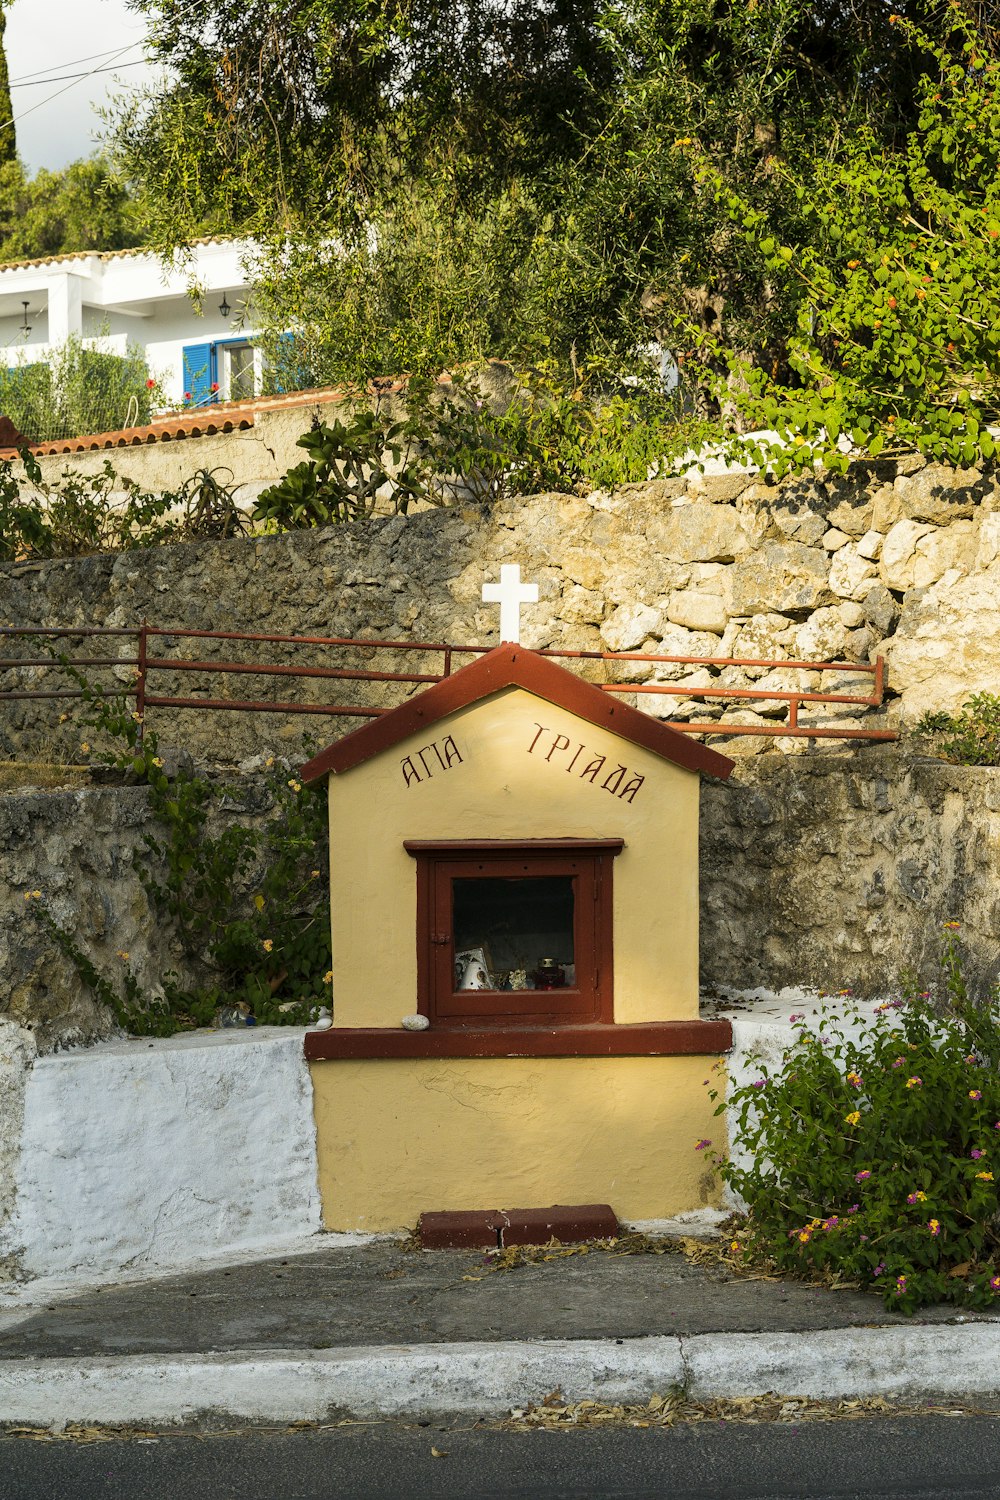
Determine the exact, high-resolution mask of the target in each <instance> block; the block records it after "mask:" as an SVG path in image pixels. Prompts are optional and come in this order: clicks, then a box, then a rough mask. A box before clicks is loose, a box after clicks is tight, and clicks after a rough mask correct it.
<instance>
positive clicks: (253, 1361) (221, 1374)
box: [0, 1323, 1000, 1426]
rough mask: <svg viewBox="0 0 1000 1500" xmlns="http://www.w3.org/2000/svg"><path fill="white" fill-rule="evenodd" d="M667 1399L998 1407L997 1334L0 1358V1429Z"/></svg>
mask: <svg viewBox="0 0 1000 1500" xmlns="http://www.w3.org/2000/svg"><path fill="white" fill-rule="evenodd" d="M677 1387H683V1388H684V1389H685V1390H686V1392H687V1394H688V1395H689V1397H691V1398H692V1399H693V1400H700V1401H709V1400H713V1399H716V1398H719V1397H734V1396H756V1395H764V1394H766V1393H768V1392H775V1393H777V1394H779V1395H787V1396H813V1397H817V1398H828V1399H835V1398H838V1397H844V1396H846V1397H850V1396H859V1397H865V1396H879V1395H880V1396H886V1397H889V1398H919V1397H924V1396H938V1395H942V1394H950V1395H963V1396H973V1395H983V1396H985V1395H995V1394H998V1393H1000V1325H998V1324H993V1323H973V1324H965V1325H962V1326H955V1325H947V1326H940V1327H928V1326H926V1325H918V1326H916V1327H912V1328H899V1327H892V1328H883V1327H874V1328H850V1329H829V1330H820V1331H818V1332H810V1333H711V1334H697V1335H693V1336H691V1337H651V1338H642V1339H625V1340H621V1341H618V1340H613V1339H579V1340H552V1341H539V1342H537V1343H535V1342H532V1343H513V1342H511V1343H461V1344H423V1345H408V1346H397V1345H379V1346H364V1347H360V1348H354V1349H345V1348H335V1349H319V1350H308V1351H298V1350H284V1351H269V1352H257V1351H249V1352H240V1353H231V1354H219V1353H215V1354H178V1355H125V1356H122V1357H120V1358H102V1359H93V1360H84V1361H80V1360H75V1359H73V1360H71V1359H41V1360H31V1359H21V1360H2V1361H0V1422H5V1423H18V1424H38V1425H43V1426H62V1425H65V1424H66V1423H69V1422H84V1423H94V1424H118V1423H145V1424H159V1425H163V1426H180V1425H184V1424H186V1423H190V1422H192V1421H194V1420H196V1419H198V1418H204V1417H209V1416H210V1417H222V1416H225V1417H229V1418H236V1419H240V1420H244V1421H271V1422H285V1421H295V1420H308V1421H323V1420H326V1419H328V1418H329V1417H331V1416H355V1417H403V1418H418V1417H421V1416H431V1415H436V1414H440V1413H455V1414H463V1415H477V1416H499V1415H502V1414H504V1413H505V1412H508V1411H510V1409H511V1408H512V1407H518V1406H525V1405H527V1404H529V1403H531V1402H539V1401H541V1400H543V1399H544V1397H545V1396H547V1395H548V1394H549V1393H550V1392H552V1391H553V1390H556V1389H558V1390H559V1391H561V1393H562V1396H563V1398H564V1399H565V1400H567V1401H580V1400H588V1399H589V1400H595V1401H601V1402H607V1403H609V1404H612V1405H619V1404H631V1403H639V1402H645V1401H647V1400H648V1399H649V1397H650V1396H651V1395H652V1394H653V1393H654V1392H658V1393H664V1392H666V1391H668V1390H670V1389H672V1388H677Z"/></svg>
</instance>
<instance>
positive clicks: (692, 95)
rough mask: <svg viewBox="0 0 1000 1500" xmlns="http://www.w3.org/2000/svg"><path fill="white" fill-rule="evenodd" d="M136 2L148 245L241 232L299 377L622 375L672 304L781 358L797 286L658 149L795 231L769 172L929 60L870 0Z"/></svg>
mask: <svg viewBox="0 0 1000 1500" xmlns="http://www.w3.org/2000/svg"><path fill="white" fill-rule="evenodd" d="M130 3H131V4H132V6H133V8H134V9H136V10H138V11H140V12H142V13H144V14H145V15H146V16H148V18H149V20H150V23H151V26H152V34H153V37H154V50H155V52H156V54H157V55H158V56H159V58H160V59H161V60H162V61H163V62H164V63H166V64H168V65H169V69H170V72H169V75H168V76H169V78H170V80H171V81H170V82H169V83H167V84H166V85H165V86H164V87H162V88H161V89H159V90H153V91H151V92H147V93H146V94H145V95H141V96H139V97H137V98H136V97H133V99H132V101H131V103H128V104H126V105H123V106H122V107H121V111H120V113H119V115H118V118H117V121H116V123H115V126H114V133H113V139H112V142H111V147H112V150H113V152H114V155H115V159H116V163H117V170H118V172H119V174H120V175H121V177H122V178H123V180H126V181H128V182H129V183H130V184H132V185H133V186H134V190H135V193H136V195H137V200H138V209H139V212H140V215H141V217H142V221H143V223H144V225H145V228H146V234H147V238H148V239H149V240H150V242H151V243H153V244H154V245H156V246H157V247H159V248H161V249H162V250H163V251H164V252H166V251H168V250H170V249H172V247H173V246H174V245H176V243H177V241H178V238H180V239H185V238H193V237H194V236H196V235H198V234H204V233H211V232H223V233H245V234H247V235H252V236H253V237H254V239H255V240H256V241H258V242H259V244H260V246H261V255H260V262H259V264H258V265H257V266H256V267H255V268H254V269H255V273H256V280H257V282H258V287H259V291H258V297H257V315H258V317H263V320H264V324H265V326H266V327H267V328H268V329H269V330H270V334H271V341H272V353H273V354H274V355H275V357H276V358H277V357H279V356H280V354H281V352H282V351H281V346H280V343H279V340H278V335H280V334H281V333H282V332H283V331H286V330H294V331H295V332H296V334H297V336H298V337H297V340H296V345H295V352H294V360H295V361H296V363H297V376H298V378H299V381H300V383H302V382H304V381H305V380H351V379H361V378H367V377H369V376H372V375H381V374H387V373H396V372H399V371H402V370H424V371H429V370H431V369H433V368H437V369H440V368H441V367H442V366H449V365H450V366H454V365H456V364H459V363H462V362H471V361H475V360H479V359H482V358H484V357H497V358H504V359H510V360H513V361H515V362H518V363H532V364H539V363H547V364H550V365H554V366H556V367H559V368H562V369H564V370H570V369H573V370H575V369H576V368H577V367H578V365H579V364H581V363H587V364H589V365H593V364H594V363H595V362H597V363H599V362H601V361H604V362H606V363H607V365H608V367H609V368H618V369H620V368H621V367H622V362H623V361H625V360H627V358H628V357H629V355H630V354H631V353H632V352H633V351H635V350H636V349H637V348H638V347H640V346H641V345H642V344H643V343H645V342H647V341H648V340H649V339H650V338H651V337H653V336H655V335H656V334H657V333H659V332H662V331H664V330H665V329H670V328H672V320H673V318H674V317H676V315H677V314H678V313H684V312H686V313H688V314H689V315H691V316H694V317H695V318H696V319H697V321H698V323H699V326H700V327H701V328H702V329H704V330H705V331H706V332H710V333H712V334H715V335H718V334H719V333H720V330H721V336H722V339H723V342H724V343H725V344H726V345H727V346H729V347H737V348H740V349H743V350H745V351H751V352H752V354H753V357H754V358H755V359H756V360H758V361H760V360H765V361H773V359H774V358H775V350H780V348H781V346H782V339H783V337H784V335H785V334H786V333H787V330H788V327H789V309H790V308H791V309H794V306H795V297H794V287H791V283H790V278H789V276H788V275H787V273H786V272H785V270H784V269H783V268H781V267H779V268H777V269H775V268H772V267H768V266H766V265H765V264H763V263H762V261H761V258H760V256H759V255H758V254H757V253H756V252H755V249H754V246H753V245H751V244H748V243H747V240H746V236H745V235H744V234H742V233H741V232H740V231H739V230H738V229H737V228H736V227H734V226H733V224H732V223H731V222H730V217H729V215H728V213H727V212H726V209H725V205H724V204H722V203H720V202H719V201H718V200H717V199H716V197H715V195H714V194H712V193H708V192H705V191H702V192H697V191H696V190H695V178H694V170H693V166H692V163H691V161H690V160H688V159H687V158H686V157H685V156H684V154H683V153H680V152H678V151H676V150H675V149H674V145H673V143H674V142H675V141H676V140H677V138H678V137H690V138H692V139H693V140H696V141H697V142H698V143H699V145H700V146H701V147H702V149H703V151H704V152H705V153H706V154H708V155H709V156H710V158H711V159H712V160H713V161H716V162H717V163H718V164H719V170H720V173H721V176H722V179H723V181H724V182H725V183H726V184H727V185H728V186H729V187H730V188H731V189H732V190H733V191H734V192H737V193H738V194H739V195H740V196H741V198H742V199H743V200H745V201H746V202H747V203H749V204H750V205H751V206H752V207H753V208H754V209H755V210H756V211H758V212H760V213H761V214H763V215H764V216H765V217H766V218H767V220H768V222H770V223H772V224H773V226H774V228H775V232H776V233H778V234H779V235H780V236H782V237H783V238H784V239H796V238H799V237H801V235H802V233H803V232H804V231H803V228H802V226H803V225H804V224H805V222H806V219H805V215H804V213H803V209H802V205H801V203H800V202H799V201H798V200H797V199H796V198H795V197H794V195H789V194H788V192H787V187H786V183H785V180H784V173H785V172H786V171H788V170H793V171H801V172H803V173H807V172H808V171H809V170H811V165H812V163H813V162H814V161H815V159H816V158H817V156H819V157H822V156H823V155H824V154H825V153H827V152H828V151H829V150H830V149H832V148H833V147H834V146H835V145H836V143H837V142H838V141H839V140H841V139H843V138H844V136H845V135H846V134H847V133H849V132H850V131H851V130H853V129H854V128H855V127H857V126H860V125H862V124H863V123H865V122H867V123H868V124H869V125H870V128H871V130H872V131H873V138H875V139H878V140H889V141H891V140H893V139H894V138H895V137H896V136H898V134H899V133H900V132H901V131H903V130H905V128H906V126H907V124H908V123H909V122H910V121H911V120H912V118H913V114H914V108H915V102H914V101H915V88H916V85H917V82H918V80H919V77H920V76H921V73H922V70H923V69H924V67H925V60H924V58H923V55H922V54H921V52H920V50H919V49H918V48H914V46H913V45H912V41H911V38H910V37H909V36H908V35H903V34H901V33H899V32H898V31H895V30H894V29H893V28H890V27H889V26H888V24H887V16H886V13H885V9H884V7H883V6H882V4H881V0H852V3H849V4H846V5H845V4H844V3H839V0H823V3H821V4H819V5H817V4H807V3H806V0H747V3H746V4H741V5H739V6H732V5H729V4H723V3H721V0H239V3H237V0H205V3H204V4H202V5H199V6H197V7H191V6H186V5H183V4H181V3H180V0H130ZM909 3H910V6H911V10H912V14H913V16H914V18H915V19H917V20H921V19H923V20H925V21H926V22H927V24H932V17H933V14H934V7H933V6H932V5H931V4H930V0H909ZM790 287H791V289H790ZM284 353H285V356H286V357H291V356H289V355H288V350H287V346H286V347H285V350H284Z"/></svg>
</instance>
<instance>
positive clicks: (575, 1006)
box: [403, 839, 625, 1029]
mask: <svg viewBox="0 0 1000 1500" xmlns="http://www.w3.org/2000/svg"><path fill="white" fill-rule="evenodd" d="M624 842H625V841H624V839H529V840H524V841H508V840H500V839H483V840H473V841H469V840H446V841H431V840H425V839H408V840H406V841H405V843H404V845H403V847H404V848H405V849H406V851H407V853H408V854H410V855H412V856H413V858H414V859H415V861H416V866H417V1008H418V1010H419V1012H420V1014H421V1015H425V1016H426V1017H427V1018H428V1020H429V1021H430V1023H431V1025H432V1026H437V1027H443V1028H452V1029H463V1028H468V1027H477V1028H481V1027H484V1026H524V1025H539V1026H541V1025H544V1026H553V1025H577V1026H579V1025H581V1024H583V1025H586V1024H591V1023H608V1024H610V1023H611V1022H613V1020H614V984H613V981H614V974H613V964H612V959H613V943H612V936H613V909H614V908H613V900H612V869H613V862H614V857H615V855H616V854H619V853H620V852H621V850H622V849H623V847H624ZM524 875H528V876H529V877H530V876H543V875H566V876H569V877H570V878H571V879H572V880H573V896H574V900H573V948H574V957H575V963H576V976H577V978H576V984H575V985H574V986H573V988H569V987H566V988H564V989H557V990H456V989H455V942H454V934H453V932H452V930H451V929H452V882H453V881H454V880H457V879H461V880H468V879H476V878H477V877H481V878H483V879H489V878H491V877H500V878H503V877H508V878H509V877H521V876H524Z"/></svg>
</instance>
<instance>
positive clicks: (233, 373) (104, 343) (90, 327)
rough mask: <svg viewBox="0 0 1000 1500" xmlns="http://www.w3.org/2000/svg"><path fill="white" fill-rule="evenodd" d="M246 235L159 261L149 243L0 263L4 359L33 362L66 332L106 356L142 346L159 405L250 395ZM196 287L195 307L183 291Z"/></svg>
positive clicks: (256, 371)
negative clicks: (160, 393) (158, 388)
mask: <svg viewBox="0 0 1000 1500" xmlns="http://www.w3.org/2000/svg"><path fill="white" fill-rule="evenodd" d="M251 249H252V246H251V244H250V243H249V242H248V241H245V240H235V239H218V238H212V239H205V240H200V241H197V242H195V244H194V245H193V246H192V247H191V252H190V256H189V257H188V258H186V259H185V260H183V261H181V260H178V261H177V262H176V264H175V265H174V266H172V267H168V266H165V265H164V264H163V262H162V261H161V260H160V259H159V257H158V256H156V255H154V254H153V253H152V252H151V251H149V250H109V251H96V250H95V251H81V252H79V253H77V254H73V255H55V256H49V257H46V258H43V259H40V260H22V261H13V262H10V263H8V264H7V265H0V345H2V346H3V347H4V349H5V351H6V357H7V364H8V366H9V367H11V368H14V367H17V366H18V365H21V364H25V363H28V364H33V363H42V362H44V361H46V360H47V359H48V358H49V357H50V354H51V353H52V352H53V351H54V350H56V349H57V348H58V347H59V346H60V344H62V343H63V342H64V341H65V340H66V339H67V338H69V337H70V336H71V335H76V336H77V337H79V338H82V339H83V340H84V343H85V344H87V345H90V346H92V347H98V348H100V349H102V350H104V351H105V352H107V353H109V354H124V353H125V349H126V345H127V344H134V345H139V346H140V347H141V348H143V349H144V350H145V353H146V360H147V363H148V365H149V370H150V374H151V375H152V376H154V377H156V379H157V380H159V382H160V384H161V387H162V389H163V392H164V396H165V399H166V401H167V403H168V404H169V405H171V406H180V405H181V404H182V403H183V402H184V401H185V400H186V399H187V398H188V397H189V398H190V402H191V403H192V404H194V405H210V404H211V403H212V402H215V401H228V400H241V399H246V398H248V397H252V396H254V395H256V394H258V393H259V391H260V388H261V374H262V365H261V360H262V356H261V352H260V350H259V349H256V348H255V347H254V345H253V342H252V341H253V339H254V336H255V333H256V332H257V329H256V328H255V326H254V321H253V308H252V305H251V302H250V286H249V282H248V279H247V273H246V269H245V267H244V264H243V262H244V259H245V257H246V255H247V252H248V251H249V250H251ZM192 284H195V285H197V286H198V287H199V288H200V289H201V293H202V296H201V310H200V311H199V310H198V308H197V307H196V305H195V303H194V302H193V301H192V298H191V296H190V293H189V288H190V287H191V285H192Z"/></svg>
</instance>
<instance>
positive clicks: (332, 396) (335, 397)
mask: <svg viewBox="0 0 1000 1500" xmlns="http://www.w3.org/2000/svg"><path fill="white" fill-rule="evenodd" d="M490 363H491V364H498V363H501V361H498V360H491V361H490ZM406 380H407V377H406V376H405V375H401V376H386V377H384V378H382V379H372V380H369V381H368V384H367V386H366V392H367V394H368V395H370V396H390V395H394V394H395V393H396V392H398V391H401V390H403V389H405V386H406ZM451 380H452V377H451V375H450V374H448V373H445V374H443V375H439V376H438V384H439V385H450V384H451ZM354 395H355V393H354V392H352V391H349V390H343V389H341V388H340V387H332V386H316V387H313V388H311V389H309V390H305V391H289V392H288V393H287V394H285V395H281V396H257V397H255V399H254V400H253V401H220V402H219V403H218V405H216V406H199V407H192V408H190V409H189V410H188V411H183V412H177V413H175V414H174V415H172V416H168V417H159V418H157V420H156V421H155V422H149V423H147V424H146V425H145V426H143V427H121V428H119V429H118V430H117V431H115V432H95V433H87V434H85V435H84V436H82V437H74V438H59V439H58V440H57V441H55V442H48V443H31V442H27V443H24V444H22V446H24V447H27V448H28V449H30V451H31V452H32V453H33V454H34V455H35V457H36V458H48V457H52V456H56V455H67V454H72V453H97V452H100V451H101V450H102V449H107V448H137V447H141V446H142V445H143V444H144V443H169V442H176V441H179V440H180V439H181V438H188V437H212V436H214V435H215V434H216V433H218V432H223V433H224V432H232V431H233V430H234V429H236V430H238V431H245V430H246V429H247V428H248V427H253V426H254V424H255V420H256V417H257V413H258V412H262V411H276V410H279V409H281V408H283V407H295V406H317V405H319V404H320V403H322V402H327V401H350V400H351V399H352V398H353V396H354ZM16 453H17V449H16V448H13V447H9V446H6V447H0V458H13V457H15V456H16Z"/></svg>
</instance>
